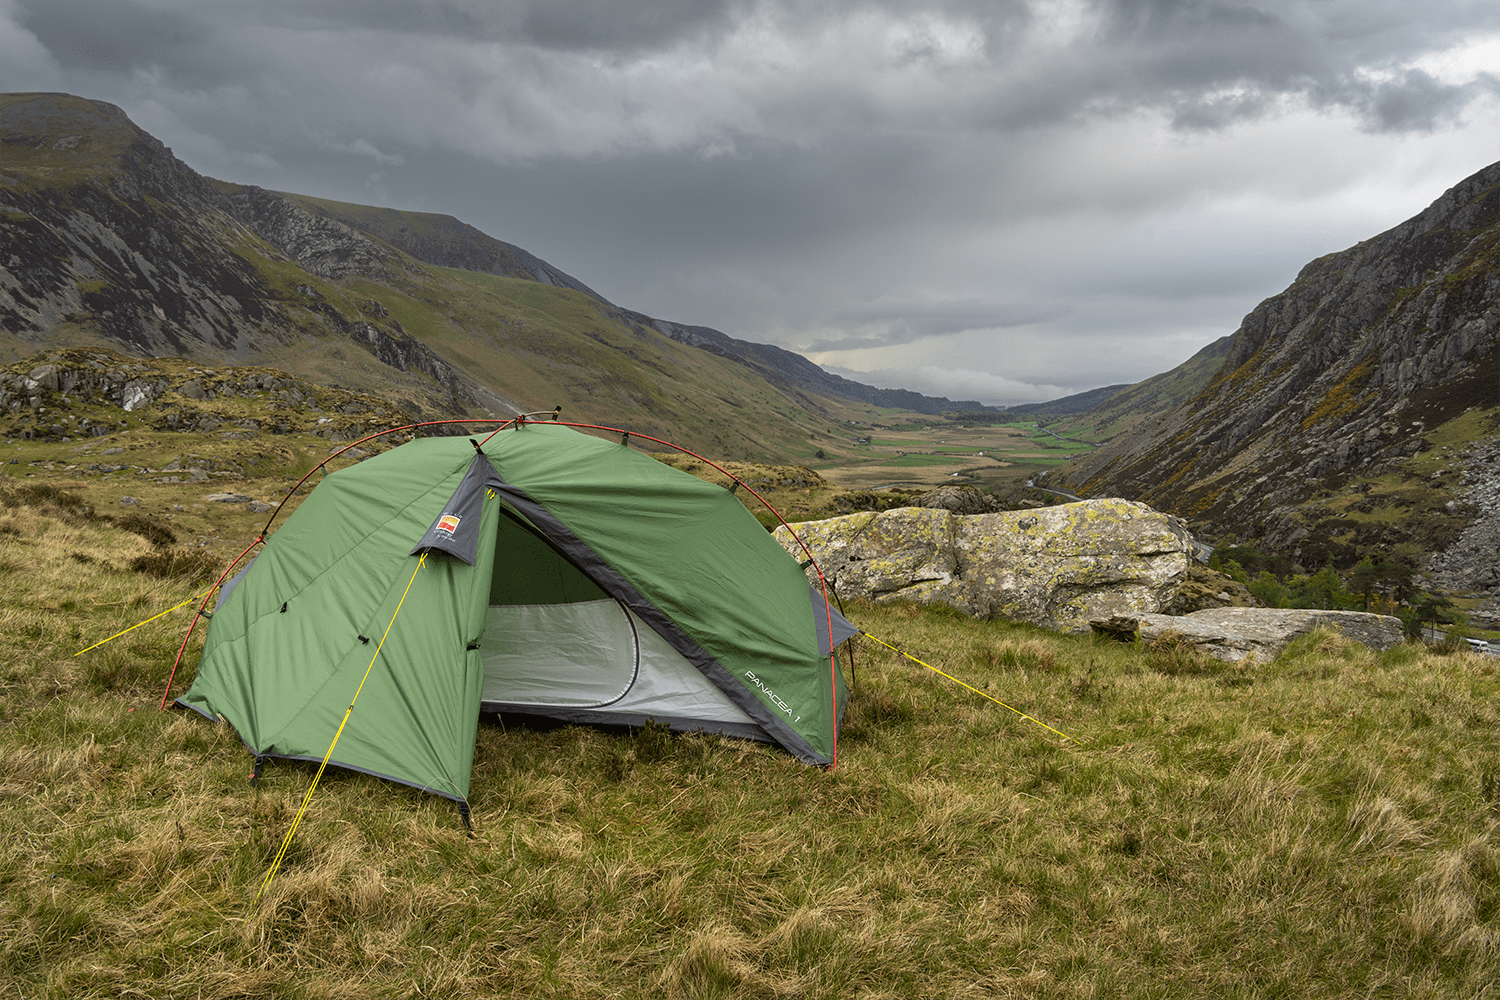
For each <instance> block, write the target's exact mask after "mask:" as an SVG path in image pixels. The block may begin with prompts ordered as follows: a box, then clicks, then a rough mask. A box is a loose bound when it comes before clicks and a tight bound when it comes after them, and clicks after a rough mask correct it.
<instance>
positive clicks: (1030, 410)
mask: <svg viewBox="0 0 1500 1000" xmlns="http://www.w3.org/2000/svg"><path fill="white" fill-rule="evenodd" d="M1128 388H1130V386H1129V385H1126V384H1123V383H1122V384H1120V385H1106V386H1102V387H1100V388H1098V389H1090V390H1089V391H1088V392H1078V393H1074V394H1073V395H1071V396H1063V397H1062V398H1061V399H1050V400H1048V401H1047V402H1045V403H1020V404H1017V405H1016V406H1011V407H1007V409H1009V410H1010V412H1011V414H1012V415H1013V416H1016V417H1020V418H1022V419H1024V420H1036V421H1040V422H1041V423H1044V424H1045V423H1050V422H1052V421H1054V420H1063V419H1066V418H1068V417H1076V416H1078V415H1079V414H1083V413H1090V412H1092V411H1093V410H1095V409H1096V408H1098V407H1100V406H1103V405H1104V404H1105V403H1107V402H1109V400H1110V399H1112V398H1113V397H1114V396H1115V395H1116V394H1118V393H1119V392H1120V391H1121V390H1124V389H1128Z"/></svg>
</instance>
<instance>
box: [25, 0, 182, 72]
mask: <svg viewBox="0 0 1500 1000" xmlns="http://www.w3.org/2000/svg"><path fill="white" fill-rule="evenodd" d="M20 22H21V24H22V25H24V26H25V27H26V28H27V29H29V30H30V31H31V32H33V33H34V34H35V35H36V37H37V39H38V40H39V41H40V42H41V43H42V44H43V45H45V46H46V47H47V49H48V50H49V51H50V52H51V53H52V55H53V57H54V58H56V59H57V61H58V62H60V63H62V64H63V65H64V66H67V67H78V68H82V69H87V70H97V71H111V72H116V73H128V72H129V71H130V70H132V69H134V68H136V67H138V66H149V65H157V64H162V63H168V62H171V61H172V59H173V54H174V53H175V52H177V51H179V50H181V49H182V48H183V47H184V46H187V45H191V44H194V43H196V42H199V41H201V40H203V39H204V38H205V37H206V36H207V35H208V29H207V28H206V26H205V25H204V24H202V23H201V22H198V21H197V20H196V19H194V18H193V17H191V16H190V15H188V14H186V13H184V12H169V11H159V10H153V9H150V8H147V7H142V6H139V5H138V4H135V3H132V2H130V0H110V2H108V3H98V2H92V3H90V2H69V0H46V2H44V3H37V2H34V0H33V2H30V3H27V4H24V5H22V6H21V7H20Z"/></svg>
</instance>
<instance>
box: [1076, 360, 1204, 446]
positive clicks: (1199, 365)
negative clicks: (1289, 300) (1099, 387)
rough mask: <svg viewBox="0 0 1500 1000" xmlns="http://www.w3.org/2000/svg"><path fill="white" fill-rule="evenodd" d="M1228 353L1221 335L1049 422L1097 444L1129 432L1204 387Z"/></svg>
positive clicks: (1173, 408) (1192, 395)
mask: <svg viewBox="0 0 1500 1000" xmlns="http://www.w3.org/2000/svg"><path fill="white" fill-rule="evenodd" d="M1228 353H1229V338H1228V337H1220V338H1219V339H1218V340H1216V341H1214V342H1213V343H1212V344H1209V345H1208V346H1207V347H1205V348H1203V349H1202V350H1201V351H1199V352H1198V353H1197V354H1194V355H1193V356H1192V357H1191V358H1188V359H1187V360H1186V361H1184V362H1183V363H1182V364H1180V365H1178V366H1177V367H1176V368H1173V369H1172V370H1171V371H1169V372H1163V373H1162V374H1160V375H1153V376H1152V377H1150V378H1148V379H1146V380H1145V381H1143V382H1137V383H1136V384H1135V385H1132V386H1127V387H1125V388H1123V389H1121V390H1119V391H1118V392H1115V393H1113V394H1112V395H1110V396H1109V398H1108V399H1106V400H1105V401H1104V402H1103V403H1101V404H1100V405H1099V406H1096V407H1094V408H1093V409H1091V410H1088V411H1087V412H1085V413H1081V414H1076V415H1072V416H1064V417H1062V418H1061V419H1059V420H1058V421H1057V422H1056V423H1055V424H1052V425H1051V426H1052V427H1053V429H1054V430H1056V431H1057V432H1058V433H1059V434H1064V435H1066V436H1068V437H1074V438H1079V439H1080V440H1084V441H1092V442H1094V443H1096V444H1098V443H1100V442H1104V441H1109V440H1111V439H1113V438H1116V437H1119V436H1121V435H1125V434H1129V432H1130V431H1131V430H1133V429H1134V428H1135V427H1137V426H1138V425H1141V424H1147V423H1150V422H1151V421H1152V420H1154V419H1155V418H1157V417H1159V416H1161V415H1163V414H1166V413H1168V412H1170V411H1172V410H1175V409H1176V408H1177V407H1179V406H1181V405H1182V404H1183V403H1186V402H1187V401H1188V400H1190V399H1192V398H1193V397H1194V396H1196V395H1198V393H1199V392H1201V391H1203V387H1204V386H1206V385H1208V383H1209V380H1211V379H1212V378H1213V377H1214V375H1215V374H1216V373H1217V372H1218V370H1219V369H1220V368H1221V367H1223V364H1224V358H1225V357H1226V356H1227V354H1228Z"/></svg>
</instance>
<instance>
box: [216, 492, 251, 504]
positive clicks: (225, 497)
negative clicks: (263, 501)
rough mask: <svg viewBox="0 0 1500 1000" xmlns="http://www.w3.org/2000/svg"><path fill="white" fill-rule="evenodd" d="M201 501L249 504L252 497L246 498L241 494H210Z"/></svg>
mask: <svg viewBox="0 0 1500 1000" xmlns="http://www.w3.org/2000/svg"><path fill="white" fill-rule="evenodd" d="M203 499H205V500H207V501H209V502H210V503H249V502H250V501H251V500H253V499H254V497H247V496H245V494H243V493H210V494H209V495H208V496H206V497H204V498H203Z"/></svg>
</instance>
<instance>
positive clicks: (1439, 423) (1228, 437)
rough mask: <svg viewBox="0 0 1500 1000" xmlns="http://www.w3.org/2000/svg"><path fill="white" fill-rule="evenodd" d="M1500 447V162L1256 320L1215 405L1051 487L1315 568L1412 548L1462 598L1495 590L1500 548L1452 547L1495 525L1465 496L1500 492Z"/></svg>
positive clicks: (1231, 353) (1231, 357) (1211, 394)
mask: <svg viewBox="0 0 1500 1000" xmlns="http://www.w3.org/2000/svg"><path fill="white" fill-rule="evenodd" d="M1497 432H1500V164H1495V165H1492V166H1490V167H1487V168H1485V169H1484V170H1481V171H1479V172H1478V173H1476V174H1474V175H1473V176H1471V177H1469V178H1467V179H1465V180H1464V181H1462V182H1460V183H1459V184H1457V185H1455V186H1454V187H1453V188H1452V189H1450V190H1449V191H1447V192H1446V193H1444V194H1443V195H1442V196H1441V197H1440V198H1438V199H1437V200H1436V201H1435V202H1434V203H1433V204H1432V205H1431V206H1430V207H1429V208H1427V209H1426V210H1425V211H1423V212H1422V213H1420V214H1419V215H1417V216H1416V217H1414V218H1412V219H1410V220H1408V221H1407V222H1405V223H1403V224H1401V225H1399V226H1397V227H1395V228H1393V229H1391V230H1389V231H1387V232H1385V233H1382V234H1380V235H1379V236H1376V237H1374V238H1372V239H1369V240H1365V241H1364V242H1361V243H1359V244H1357V245H1356V246H1354V247H1351V248H1349V249H1347V250H1344V251H1341V252H1338V253H1332V254H1328V255H1327V256H1324V257H1321V258H1319V259H1318V260H1315V261H1313V262H1311V263H1310V264H1308V265H1307V266H1306V267H1305V268H1303V270H1302V272H1301V273H1300V274H1299V275H1298V277H1297V280H1296V281H1295V282H1294V283H1293V284H1292V285H1291V286H1290V287H1289V288H1288V289H1287V290H1286V291H1284V292H1282V293H1281V294H1279V295H1276V296H1273V297H1271V298H1269V299H1267V300H1266V301H1264V302H1262V303H1261V304H1260V305H1259V306H1257V307H1256V308H1255V309H1254V310H1253V311H1252V312H1251V313H1250V314H1249V315H1248V316H1246V317H1245V319H1244V321H1243V323H1242V325H1241V327H1240V328H1239V330H1237V331H1236V332H1235V333H1234V335H1233V337H1232V339H1231V340H1230V342H1229V344H1228V352H1227V355H1226V357H1225V359H1224V361H1223V364H1222V367H1220V368H1219V369H1218V372H1217V374H1216V375H1214V377H1213V378H1212V380H1210V381H1209V383H1208V385H1207V386H1206V387H1205V388H1204V389H1203V390H1202V392H1200V393H1198V394H1197V395H1196V396H1194V397H1193V398H1192V399H1191V400H1189V401H1188V402H1187V403H1186V404H1185V405H1183V406H1181V407H1179V408H1177V409H1175V410H1173V411H1171V412H1170V413H1168V414H1166V415H1165V416H1163V417H1161V418H1159V419H1156V420H1154V421H1150V422H1147V423H1143V424H1142V425H1140V426H1138V427H1137V428H1135V429H1134V430H1133V431H1130V432H1127V433H1124V434H1121V435H1120V436H1118V437H1116V438H1114V439H1113V440H1111V441H1109V442H1108V443H1107V444H1105V445H1104V446H1103V447H1101V448H1099V449H1098V450H1097V451H1095V452H1093V453H1090V454H1088V455H1085V456H1082V457H1080V458H1079V459H1077V460H1075V461H1074V462H1072V463H1070V464H1069V465H1068V466H1067V467H1065V468H1064V469H1062V470H1059V471H1058V472H1056V473H1053V474H1052V475H1051V476H1049V477H1048V480H1049V485H1053V486H1057V487H1060V488H1064V489H1070V490H1073V491H1075V492H1078V493H1080V494H1081V495H1085V496H1099V495H1119V496H1125V497H1130V498H1132V499H1139V500H1143V501H1145V502H1147V503H1150V504H1152V505H1153V506H1155V507H1157V508H1159V509H1163V510H1168V511H1172V512H1174V513H1177V514H1180V515H1183V516H1186V517H1189V518H1190V519H1192V520H1193V521H1194V522H1195V524H1196V526H1197V527H1198V528H1199V530H1201V531H1204V532H1206V533H1208V534H1210V535H1216V536H1219V537H1222V538H1235V539H1240V540H1246V541H1251V540H1253V541H1255V542H1257V543H1259V544H1262V545H1264V546H1266V547H1268V548H1272V549H1277V550H1290V551H1293V552H1295V553H1296V554H1298V555H1299V556H1300V557H1301V558H1302V561H1303V562H1305V563H1307V564H1309V565H1314V566H1316V565H1320V564H1322V563H1324V562H1333V563H1335V564H1340V565H1346V564H1348V563H1350V562H1352V561H1353V560H1354V559H1356V558H1357V557H1358V556H1359V555H1361V554H1366V553H1369V552H1371V551H1375V550H1377V549H1379V548H1380V547H1385V548H1389V547H1390V546H1393V545H1397V544H1401V543H1403V542H1410V543H1412V544H1414V545H1416V546H1418V547H1419V548H1421V549H1423V550H1424V551H1426V552H1439V553H1441V552H1446V553H1448V554H1449V556H1450V557H1452V558H1449V559H1448V560H1447V561H1446V562H1444V563H1443V565H1444V566H1445V567H1446V568H1445V569H1444V573H1445V574H1446V577H1445V578H1446V579H1448V580H1450V581H1451V582H1452V583H1453V584H1454V585H1459V586H1489V585H1492V584H1491V583H1490V582H1489V574H1488V573H1487V571H1488V570H1490V569H1492V568H1493V566H1494V565H1495V563H1496V562H1497V561H1500V559H1497V558H1496V553H1495V551H1494V549H1493V548H1489V549H1485V548H1484V547H1483V546H1480V548H1479V549H1478V550H1476V553H1477V554H1476V556H1475V557H1474V558H1468V559H1464V558H1460V557H1457V556H1455V555H1454V554H1455V552H1457V551H1458V550H1456V549H1454V548H1452V546H1454V544H1455V543H1456V542H1457V540H1458V539H1459V537H1460V536H1462V535H1464V533H1465V532H1466V531H1470V529H1472V528H1474V526H1475V525H1476V524H1479V523H1481V522H1483V521H1484V520H1485V519H1486V518H1487V517H1489V516H1490V515H1489V514H1486V513H1484V511H1483V509H1482V508H1481V507H1480V506H1479V505H1477V504H1476V503H1475V502H1474V497H1475V496H1478V494H1471V493H1463V492H1462V491H1460V490H1458V489H1457V488H1456V487H1457V484H1458V483H1459V482H1460V480H1461V477H1463V476H1464V475H1469V476H1470V480H1471V481H1473V482H1493V481H1495V479H1496V478H1500V476H1497V473H1500V469H1497V468H1496V467H1495V466H1494V464H1493V459H1492V458H1491V457H1490V456H1492V455H1493V453H1494V449H1493V448H1492V447H1490V445H1488V444H1484V445H1481V444H1479V442H1491V443H1492V442H1494V441H1495V440H1496V434H1497ZM1465 448H1470V449H1471V450H1467V451H1466V450H1464V449H1465ZM1476 448H1477V450H1472V449H1476ZM1382 477H1384V478H1382ZM1361 508H1363V509H1361ZM1362 514H1363V515H1370V516H1369V517H1365V518H1361V517H1360V516H1359V515H1362ZM1486 537H1489V536H1486ZM1460 563H1461V564H1462V565H1460Z"/></svg>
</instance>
